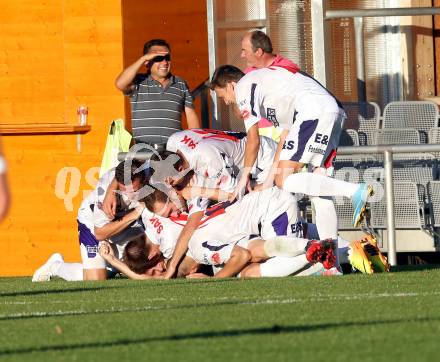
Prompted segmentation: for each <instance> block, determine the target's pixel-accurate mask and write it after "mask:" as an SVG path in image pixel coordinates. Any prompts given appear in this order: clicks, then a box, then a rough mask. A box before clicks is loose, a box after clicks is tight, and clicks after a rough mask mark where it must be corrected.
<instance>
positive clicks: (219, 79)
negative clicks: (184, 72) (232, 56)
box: [209, 64, 244, 90]
mask: <svg viewBox="0 0 440 362" xmlns="http://www.w3.org/2000/svg"><path fill="white" fill-rule="evenodd" d="M243 77H244V73H243V72H242V71H241V70H240V69H239V68H237V67H234V66H233V65H229V64H227V65H222V66H220V67H218V68H217V69H216V70H215V72H214V74H213V75H212V79H211V83H210V85H209V87H210V88H211V89H212V90H214V89H215V88H216V87H218V88H225V87H226V84H227V83H231V82H238V81H239V80H240V79H241V78H243Z"/></svg>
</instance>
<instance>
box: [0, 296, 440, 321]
mask: <svg viewBox="0 0 440 362" xmlns="http://www.w3.org/2000/svg"><path fill="white" fill-rule="evenodd" d="M438 295H440V291H438V292H436V291H433V292H423V293H417V292H406V293H403V292H402V293H379V294H357V295H349V294H347V295H344V294H340V295H322V294H320V295H319V296H317V297H312V298H287V299H258V300H234V299H231V298H226V297H224V298H208V299H204V301H205V300H212V301H213V302H215V301H220V300H225V301H227V302H230V303H231V305H265V304H294V303H310V302H325V301H326V302H328V301H347V300H365V299H380V298H413V297H426V296H438ZM168 300H169V299H168ZM197 304H198V303H194V306H197ZM227 304H228V303H225V305H227ZM185 305H186V304H185V303H182V304H181V305H178V304H177V305H159V306H153V305H147V306H143V307H127V308H124V307H120V308H103V309H89V310H86V309H79V310H58V311H50V312H38V311H36V312H35V311H34V312H31V313H10V314H8V313H6V314H5V313H4V314H0V319H3V320H5V319H8V318H27V317H58V316H71V315H81V314H104V313H122V312H144V311H152V310H164V309H173V308H175V307H179V306H180V307H184V306H185ZM203 306H204V307H206V306H209V305H208V304H203ZM212 306H213V307H218V305H217V304H215V303H212Z"/></svg>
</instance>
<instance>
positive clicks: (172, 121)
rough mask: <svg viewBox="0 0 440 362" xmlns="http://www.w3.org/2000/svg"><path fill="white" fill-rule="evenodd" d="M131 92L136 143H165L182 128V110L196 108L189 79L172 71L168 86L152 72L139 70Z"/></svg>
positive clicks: (132, 122)
mask: <svg viewBox="0 0 440 362" xmlns="http://www.w3.org/2000/svg"><path fill="white" fill-rule="evenodd" d="M133 84H134V85H135V88H134V90H133V93H131V94H130V95H129V96H130V101H131V124H132V134H133V138H134V139H135V141H136V143H166V142H167V140H168V137H169V136H170V135H172V134H173V133H174V132H177V131H180V130H181V129H182V123H181V118H182V111H184V109H185V107H189V108H194V105H193V98H192V96H191V93H190V92H189V89H188V86H187V84H186V82H185V81H184V80H183V79H182V78H179V77H176V76H174V75H172V76H171V77H170V81H169V83H168V85H167V86H166V88H163V87H162V85H161V84H160V83H159V82H158V81H156V80H154V79H153V78H152V77H151V75H148V74H138V75H137V76H136V78H135V79H134V81H133Z"/></svg>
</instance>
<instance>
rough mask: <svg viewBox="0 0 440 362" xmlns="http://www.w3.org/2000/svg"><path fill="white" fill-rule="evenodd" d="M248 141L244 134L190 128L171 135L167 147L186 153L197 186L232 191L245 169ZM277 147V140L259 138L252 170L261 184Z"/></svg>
mask: <svg viewBox="0 0 440 362" xmlns="http://www.w3.org/2000/svg"><path fill="white" fill-rule="evenodd" d="M246 141H247V138H246V135H245V134H244V133H238V132H227V131H216V130H204V129H190V130H185V131H180V132H176V133H174V134H173V135H171V136H170V138H169V139H168V142H167V150H168V151H171V152H177V151H180V152H181V153H182V154H183V156H184V157H185V159H186V160H187V161H188V163H189V165H190V168H191V169H192V170H193V171H194V173H195V176H196V177H195V183H194V185H196V186H205V187H210V188H220V189H222V190H224V191H228V192H231V191H233V190H234V189H235V186H236V184H237V177H238V175H239V173H240V171H242V169H243V165H244V151H245V148H246ZM276 148H277V143H276V142H275V141H273V140H272V139H269V138H267V137H263V136H261V137H260V149H259V152H258V158H257V160H256V162H255V165H254V168H253V170H252V174H253V175H254V177H255V178H256V179H257V182H258V183H262V182H263V181H264V180H265V179H266V177H267V174H268V173H269V171H270V168H271V165H272V163H273V159H274V157H275V152H276Z"/></svg>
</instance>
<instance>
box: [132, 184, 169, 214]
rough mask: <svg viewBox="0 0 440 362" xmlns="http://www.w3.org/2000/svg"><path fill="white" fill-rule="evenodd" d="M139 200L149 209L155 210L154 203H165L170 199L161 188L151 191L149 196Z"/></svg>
mask: <svg viewBox="0 0 440 362" xmlns="http://www.w3.org/2000/svg"><path fill="white" fill-rule="evenodd" d="M139 201H140V202H143V203H144V204H145V207H146V208H147V209H148V210H150V211H151V212H154V205H155V204H156V202H163V203H164V204H166V203H167V202H168V201H169V197H168V195H167V194H166V193H164V192H163V191H161V190H159V189H154V191H153V192H151V193H149V194H148V195H147V196H145V197H144V198H143V199H141V200H139Z"/></svg>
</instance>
